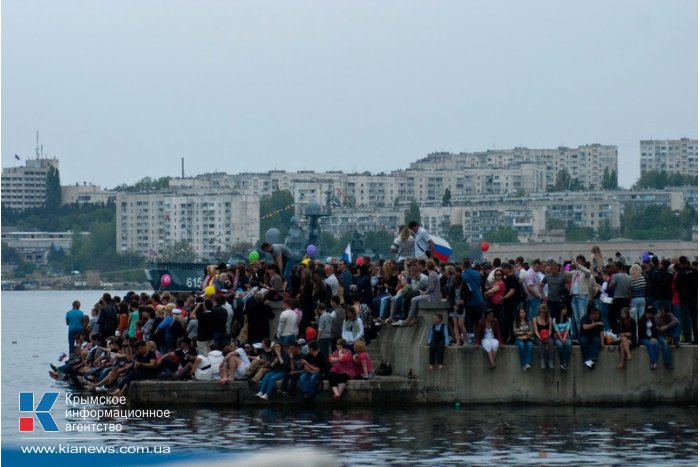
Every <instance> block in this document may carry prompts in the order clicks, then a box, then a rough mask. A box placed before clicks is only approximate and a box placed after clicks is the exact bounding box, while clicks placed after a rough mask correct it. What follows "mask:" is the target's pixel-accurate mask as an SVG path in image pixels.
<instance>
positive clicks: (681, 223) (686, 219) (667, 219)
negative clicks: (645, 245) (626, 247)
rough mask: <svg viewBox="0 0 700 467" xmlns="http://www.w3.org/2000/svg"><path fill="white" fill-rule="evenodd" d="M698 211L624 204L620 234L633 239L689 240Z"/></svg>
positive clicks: (695, 223)
mask: <svg viewBox="0 0 700 467" xmlns="http://www.w3.org/2000/svg"><path fill="white" fill-rule="evenodd" d="M697 221H698V213H697V211H695V210H694V209H690V208H685V209H681V210H679V211H674V210H672V209H670V208H667V207H664V206H634V205H626V206H625V210H624V212H623V214H622V216H621V218H620V225H621V226H622V227H621V234H622V236H623V237H625V238H631V239H634V240H690V239H691V238H692V228H693V226H694V225H697Z"/></svg>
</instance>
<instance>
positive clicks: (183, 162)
mask: <svg viewBox="0 0 700 467" xmlns="http://www.w3.org/2000/svg"><path fill="white" fill-rule="evenodd" d="M182 178H185V158H184V157H183V158H182Z"/></svg>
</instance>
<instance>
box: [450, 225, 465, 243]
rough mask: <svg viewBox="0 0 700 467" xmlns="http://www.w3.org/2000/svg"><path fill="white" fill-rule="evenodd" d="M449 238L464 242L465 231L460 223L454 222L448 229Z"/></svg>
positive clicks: (452, 240)
mask: <svg viewBox="0 0 700 467" xmlns="http://www.w3.org/2000/svg"><path fill="white" fill-rule="evenodd" d="M447 238H448V239H449V240H450V241H451V242H463V241H464V231H463V229H462V226H461V225H459V224H453V225H451V226H450V228H449V230H448V231H447Z"/></svg>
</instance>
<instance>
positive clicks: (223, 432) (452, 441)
mask: <svg viewBox="0 0 700 467" xmlns="http://www.w3.org/2000/svg"><path fill="white" fill-rule="evenodd" d="M115 293H116V294H122V293H120V292H115ZM100 295H101V293H100V292H97V291H80V292H71V291H55V292H54V291H46V292H44V291H42V292H3V293H2V311H1V320H2V408H3V412H2V435H3V446H4V447H6V446H12V445H15V446H16V445H19V444H21V443H22V442H23V440H22V439H21V436H20V434H19V433H18V429H17V424H18V415H19V413H18V402H17V401H18V393H19V392H20V391H33V392H34V393H42V392H45V391H49V390H53V391H56V390H58V391H59V392H61V393H62V396H61V397H59V399H58V401H57V403H56V405H55V406H54V411H53V413H55V414H57V415H55V418H56V421H57V422H58V424H59V426H60V425H62V424H63V423H65V422H66V421H67V420H66V419H65V397H64V396H63V393H65V391H67V390H68V391H69V390H70V389H69V388H67V387H65V386H64V385H62V384H61V383H57V382H55V381H53V380H52V379H51V378H49V376H48V374H47V371H48V369H49V366H48V364H49V363H51V362H53V363H57V358H58V356H59V355H60V354H61V353H62V352H63V351H64V350H65V348H66V346H67V341H66V338H67V331H66V326H65V321H64V317H65V312H66V311H67V310H68V309H70V304H71V302H72V301H73V300H74V299H78V300H80V301H81V302H82V303H83V305H84V306H83V310H88V309H89V307H90V304H92V303H94V302H95V301H96V300H97V299H98V298H99V296H100ZM88 421H90V420H88ZM95 421H97V420H95ZM102 421H107V422H109V421H111V420H102ZM123 426H124V428H123V431H122V432H121V433H118V434H106V433H102V434H100V433H96V434H91V435H90V437H92V438H97V442H99V443H100V444H103V445H117V444H123V443H124V442H125V441H126V440H139V442H142V443H143V442H152V443H157V444H167V445H169V446H170V447H171V449H172V450H173V452H180V453H184V452H207V453H210V452H228V453H239V454H240V453H248V452H253V451H256V452H259V450H260V448H272V447H282V446H284V447H290V446H294V447H316V448H319V449H322V450H325V451H329V452H332V453H334V455H335V456H336V457H337V458H339V459H340V460H341V462H343V463H344V464H346V465H386V464H395V465H406V464H409V463H411V464H423V465H441V464H479V465H493V464H509V465H512V464H573V465H581V464H586V465H610V464H617V463H620V464H622V463H626V464H633V465H647V464H656V465H673V466H675V465H697V462H698V457H697V449H698V444H697V440H698V432H697V407H668V406H665V407H656V408H654V407H626V408H620V409H616V408H572V407H527V406H518V407H514V406H499V407H494V406H481V407H462V408H459V409H456V408H454V407H448V406H446V407H432V408H421V407H407V408H403V409H399V410H397V409H374V410H366V409H358V410H329V409H302V408H300V409H297V410H290V409H275V408H267V409H240V410H236V409H216V410H212V409H179V410H175V411H174V413H173V415H172V416H171V417H170V418H168V419H165V420H161V419H159V420H153V419H147V420H144V419H139V420H129V421H125V422H123ZM61 436H64V437H66V438H67V439H68V440H69V441H70V442H71V443H72V444H75V445H80V444H81V443H85V444H90V443H92V444H94V443H95V442H96V441H95V439H89V440H88V439H84V438H85V434H84V433H61ZM37 437H40V436H37ZM32 442H33V443H35V444H36V443H37V441H36V438H35V439H33V440H32Z"/></svg>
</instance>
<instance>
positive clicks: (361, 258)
mask: <svg viewBox="0 0 700 467" xmlns="http://www.w3.org/2000/svg"><path fill="white" fill-rule="evenodd" d="M355 262H356V263H357V265H358V266H361V265H363V264H365V259H364V258H363V257H362V256H360V257H359V258H357V261H355Z"/></svg>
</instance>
